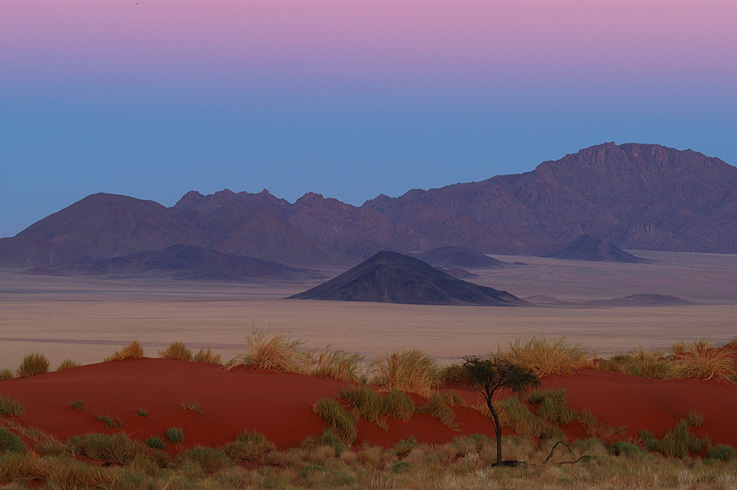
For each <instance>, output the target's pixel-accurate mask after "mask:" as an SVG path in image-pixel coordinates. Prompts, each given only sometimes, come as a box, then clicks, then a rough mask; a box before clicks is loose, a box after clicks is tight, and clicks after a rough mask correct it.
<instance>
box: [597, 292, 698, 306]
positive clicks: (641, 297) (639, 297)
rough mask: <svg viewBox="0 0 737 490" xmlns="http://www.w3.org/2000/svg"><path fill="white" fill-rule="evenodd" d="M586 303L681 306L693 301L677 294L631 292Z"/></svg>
mask: <svg viewBox="0 0 737 490" xmlns="http://www.w3.org/2000/svg"><path fill="white" fill-rule="evenodd" d="M587 304H588V305H593V306H682V305H692V304H694V303H693V302H692V301H688V300H685V299H682V298H679V297H677V296H668V295H664V294H632V295H630V296H625V297H623V298H614V299H602V300H599V301H591V302H589V303H587Z"/></svg>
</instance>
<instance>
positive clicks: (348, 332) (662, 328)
mask: <svg viewBox="0 0 737 490" xmlns="http://www.w3.org/2000/svg"><path fill="white" fill-rule="evenodd" d="M635 253H636V254H638V255H640V256H644V257H646V258H649V259H652V260H654V261H655V262H654V263H652V264H611V263H596V262H580V261H569V260H556V259H546V258H539V257H513V256H498V255H495V257H496V258H499V259H501V260H504V261H507V262H510V263H513V262H523V263H524V265H515V266H510V267H506V268H503V269H494V270H475V271H473V272H475V273H477V274H479V277H478V278H475V279H473V282H476V283H479V284H483V285H488V286H491V287H494V288H497V289H504V290H507V291H509V292H511V293H513V294H515V295H518V296H521V297H530V296H541V295H542V296H554V297H556V298H559V299H561V300H564V301H570V302H576V303H582V302H586V301H594V300H600V299H610V298H617V297H622V296H627V295H631V294H643V293H646V294H665V295H672V296H678V297H680V298H683V299H687V300H690V301H693V302H694V304H689V305H683V306H627V307H595V306H581V305H578V306H572V305H564V306H531V307H524V308H510V307H470V306H419V305H392V304H379V303H348V302H328V301H298V300H284V299H283V298H284V297H286V296H288V295H290V294H294V293H297V292H300V291H303V290H304V289H307V288H308V287H311V286H314V285H316V284H318V283H319V282H320V281H317V280H313V281H311V282H284V283H276V282H268V281H260V282H257V283H256V282H255V283H245V284H244V283H192V282H184V281H173V280H163V279H156V278H149V279H126V278H118V279H110V278H94V277H39V276H27V275H19V274H15V273H11V272H2V273H0V369H2V368H6V367H7V368H10V369H13V368H15V367H16V366H17V365H18V364H19V363H20V361H21V359H22V358H23V356H24V355H26V354H28V353H30V352H41V353H43V354H45V355H46V356H47V357H48V358H49V359H50V360H51V363H52V368H53V367H55V366H56V365H57V364H58V363H59V362H61V361H62V360H63V359H66V358H70V359H73V360H75V361H77V362H79V363H82V364H88V363H93V362H100V361H102V360H103V359H104V358H105V357H107V356H109V355H111V354H112V353H113V352H114V351H115V350H117V349H119V348H121V347H122V346H124V345H125V344H127V343H128V342H130V341H131V340H134V339H135V340H139V341H140V342H141V344H142V345H143V346H144V349H145V350H146V353H147V355H148V356H151V357H155V356H156V355H157V350H158V349H163V348H164V347H166V346H167V345H169V344H170V343H172V342H175V341H181V342H184V343H186V344H187V345H188V346H189V347H190V348H192V349H199V348H211V349H213V350H214V351H216V352H218V353H221V354H222V356H223V359H224V360H228V359H230V358H232V357H233V356H234V355H236V354H237V353H238V352H242V350H243V348H244V342H245V339H246V336H247V335H248V334H249V332H250V331H251V330H253V329H263V330H267V331H270V332H275V333H285V334H288V335H290V336H292V337H294V338H296V339H301V340H303V341H304V347H305V348H324V347H326V346H328V345H331V346H332V348H336V349H344V350H346V351H350V352H358V353H360V354H362V355H364V356H365V357H366V359H367V360H369V361H370V360H373V359H374V358H375V357H377V356H380V355H384V354H386V353H387V352H389V351H391V350H393V349H397V348H406V347H412V348H417V349H421V350H423V351H425V352H426V353H428V354H429V355H431V356H433V357H435V358H437V359H438V360H439V361H441V362H450V361H452V360H454V359H458V358H460V357H462V356H464V355H468V354H485V353H488V352H490V351H496V350H497V349H498V348H499V347H501V348H504V347H505V346H506V345H507V344H508V343H509V342H512V341H514V340H516V339H520V338H529V337H532V336H547V337H552V338H557V337H566V338H567V339H568V340H569V341H571V342H576V343H581V344H583V345H584V346H585V347H587V348H588V349H590V350H592V351H595V352H597V353H598V354H600V355H604V356H606V355H611V354H614V353H618V352H625V351H628V350H631V349H633V348H635V347H643V348H646V349H658V350H667V349H669V348H670V346H671V345H672V344H674V343H676V342H679V341H691V340H696V339H704V340H708V341H710V342H713V343H715V344H723V343H726V342H728V341H729V340H730V339H732V338H733V337H735V336H736V335H737V255H721V254H689V253H665V252H637V251H636V252H635ZM335 274H337V271H327V272H326V275H327V276H332V275H335Z"/></svg>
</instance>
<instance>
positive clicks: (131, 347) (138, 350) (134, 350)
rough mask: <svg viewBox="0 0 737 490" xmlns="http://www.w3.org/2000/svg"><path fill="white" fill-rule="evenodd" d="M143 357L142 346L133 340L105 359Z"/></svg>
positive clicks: (117, 359) (122, 359)
mask: <svg viewBox="0 0 737 490" xmlns="http://www.w3.org/2000/svg"><path fill="white" fill-rule="evenodd" d="M142 357H143V347H141V344H140V343H139V342H138V341H137V340H134V341H132V342H131V343H130V344H128V345H126V346H125V347H123V348H122V349H121V350H120V351H116V352H115V354H113V355H112V356H110V357H108V358H107V359H105V360H106V361H125V360H127V359H141V358H142Z"/></svg>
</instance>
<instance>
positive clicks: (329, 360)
mask: <svg viewBox="0 0 737 490" xmlns="http://www.w3.org/2000/svg"><path fill="white" fill-rule="evenodd" d="M310 363H311V364H312V365H313V367H312V375H313V376H324V377H326V378H333V379H340V380H344V381H360V380H361V379H362V378H363V373H362V372H361V367H362V365H363V356H361V355H359V354H350V353H348V352H345V351H343V350H330V346H328V347H327V348H326V349H325V350H324V351H322V352H320V353H319V354H314V353H313V354H312V356H311V359H310Z"/></svg>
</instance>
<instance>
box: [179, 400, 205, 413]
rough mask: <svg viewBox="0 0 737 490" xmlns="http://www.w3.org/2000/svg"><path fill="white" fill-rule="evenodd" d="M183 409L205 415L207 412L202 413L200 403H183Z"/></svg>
mask: <svg viewBox="0 0 737 490" xmlns="http://www.w3.org/2000/svg"><path fill="white" fill-rule="evenodd" d="M182 409H184V410H189V411H190V412H195V413H200V414H204V413H205V412H204V411H202V408H201V407H200V404H199V403H185V402H182Z"/></svg>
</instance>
